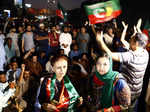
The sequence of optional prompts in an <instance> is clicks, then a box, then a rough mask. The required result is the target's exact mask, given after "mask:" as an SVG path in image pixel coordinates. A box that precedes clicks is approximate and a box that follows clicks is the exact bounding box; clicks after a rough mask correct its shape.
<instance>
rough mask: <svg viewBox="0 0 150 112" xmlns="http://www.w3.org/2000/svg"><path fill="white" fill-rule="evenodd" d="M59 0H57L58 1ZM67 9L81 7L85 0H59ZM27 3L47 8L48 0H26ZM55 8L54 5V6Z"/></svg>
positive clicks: (34, 6)
mask: <svg viewBox="0 0 150 112" xmlns="http://www.w3.org/2000/svg"><path fill="white" fill-rule="evenodd" d="M57 1H58V0H56V3H57ZM59 1H60V3H61V5H62V6H63V7H64V8H65V9H74V8H79V7H80V5H81V3H82V2H83V1H85V0H59ZM25 3H32V7H33V8H38V9H40V8H47V0H25ZM53 8H54V7H53Z"/></svg>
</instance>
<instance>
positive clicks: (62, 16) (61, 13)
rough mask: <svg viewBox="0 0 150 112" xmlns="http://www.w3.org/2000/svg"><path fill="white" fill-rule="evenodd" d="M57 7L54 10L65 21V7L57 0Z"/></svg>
mask: <svg viewBox="0 0 150 112" xmlns="http://www.w3.org/2000/svg"><path fill="white" fill-rule="evenodd" d="M57 8H58V9H57V10H56V15H57V16H59V17H60V18H62V19H64V21H67V12H66V11H65V9H64V8H63V7H62V5H61V4H60V3H59V2H58V4H57Z"/></svg>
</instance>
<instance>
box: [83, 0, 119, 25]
mask: <svg viewBox="0 0 150 112" xmlns="http://www.w3.org/2000/svg"><path fill="white" fill-rule="evenodd" d="M85 10H86V13H87V15H88V18H89V20H90V23H91V24H96V23H103V22H106V21H110V20H111V19H113V18H116V17H117V16H119V15H120V14H121V8H120V3H119V1H118V0H109V1H106V2H100V3H96V4H92V5H86V6H85Z"/></svg>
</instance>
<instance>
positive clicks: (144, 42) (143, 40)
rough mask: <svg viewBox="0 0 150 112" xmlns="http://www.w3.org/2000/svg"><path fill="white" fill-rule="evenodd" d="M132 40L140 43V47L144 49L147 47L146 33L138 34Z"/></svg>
mask: <svg viewBox="0 0 150 112" xmlns="http://www.w3.org/2000/svg"><path fill="white" fill-rule="evenodd" d="M132 39H133V41H134V42H138V43H139V46H141V47H143V48H144V47H145V46H146V45H147V42H148V37H147V36H146V35H145V34H144V33H136V34H135V35H134V36H133V37H132Z"/></svg>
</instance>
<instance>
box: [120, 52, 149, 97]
mask: <svg viewBox="0 0 150 112" xmlns="http://www.w3.org/2000/svg"><path fill="white" fill-rule="evenodd" d="M148 60H149V54H148V52H147V51H146V50H145V49H139V50H137V51H132V50H129V51H128V52H122V53H120V62H121V63H123V65H122V75H123V76H124V78H125V80H126V81H127V83H128V85H129V87H130V89H131V94H132V95H136V96H137V95H140V93H141V91H142V85H143V78H144V74H145V71H146V67H147V64H148Z"/></svg>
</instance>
